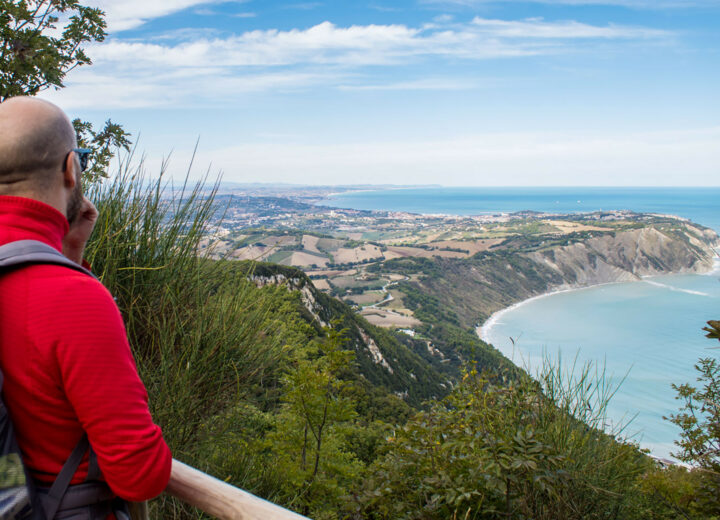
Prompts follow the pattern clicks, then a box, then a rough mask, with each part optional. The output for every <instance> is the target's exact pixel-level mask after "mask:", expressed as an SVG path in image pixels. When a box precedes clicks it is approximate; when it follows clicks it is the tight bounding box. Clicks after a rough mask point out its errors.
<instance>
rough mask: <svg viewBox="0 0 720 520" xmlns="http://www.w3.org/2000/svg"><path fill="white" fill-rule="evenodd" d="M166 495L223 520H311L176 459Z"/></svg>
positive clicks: (173, 462)
mask: <svg viewBox="0 0 720 520" xmlns="http://www.w3.org/2000/svg"><path fill="white" fill-rule="evenodd" d="M165 492H166V493H168V494H170V495H172V496H174V497H176V498H178V499H180V500H182V501H183V502H185V503H186V504H189V505H191V506H193V507H196V508H198V509H200V510H201V511H204V512H205V513H207V514H209V515H212V516H214V517H216V518H218V519H220V520H309V519H308V518H307V517H305V516H302V515H299V514H297V513H293V512H292V511H288V510H287V509H284V508H282V507H280V506H278V505H275V504H273V503H271V502H268V501H267V500H263V499H262V498H259V497H256V496H255V495H253V494H251V493H248V492H247V491H243V490H241V489H238V488H236V487H234V486H231V485H230V484H228V483H227V482H223V481H222V480H218V479H216V478H215V477H211V476H210V475H208V474H206V473H203V472H202V471H199V470H197V469H195V468H192V467H190V466H188V465H187V464H183V463H182V462H180V461H178V460H175V459H173V461H172V471H171V474H170V483H169V484H168V486H167V489H166V490H165Z"/></svg>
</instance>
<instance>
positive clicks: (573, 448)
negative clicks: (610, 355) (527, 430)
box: [536, 354, 653, 519]
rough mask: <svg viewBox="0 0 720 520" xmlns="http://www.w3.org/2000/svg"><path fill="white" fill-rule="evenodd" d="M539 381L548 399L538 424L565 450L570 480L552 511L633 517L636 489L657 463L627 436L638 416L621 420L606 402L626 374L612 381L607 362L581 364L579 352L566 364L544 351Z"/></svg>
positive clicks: (555, 499) (582, 515)
mask: <svg viewBox="0 0 720 520" xmlns="http://www.w3.org/2000/svg"><path fill="white" fill-rule="evenodd" d="M536 380H537V382H538V383H539V387H540V388H539V392H540V394H541V396H542V399H543V402H544V404H543V405H542V406H540V409H539V413H538V416H537V424H536V428H537V429H538V431H541V432H542V438H543V439H544V441H545V442H546V443H548V444H549V445H552V446H553V447H554V449H555V450H556V451H557V452H558V453H561V454H562V455H563V458H564V462H563V465H562V466H563V470H564V471H565V472H566V475H567V478H568V483H570V485H566V486H562V487H560V488H558V490H557V491H558V492H557V493H556V494H555V496H554V497H553V500H552V502H553V503H554V504H553V506H552V509H551V510H552V512H553V514H555V515H560V516H559V517H562V518H568V519H571V518H576V519H583V518H630V517H632V516H633V513H631V511H629V510H628V508H629V507H630V505H629V504H630V503H631V502H633V500H634V497H633V491H632V490H633V489H636V484H637V482H638V479H639V478H640V477H641V476H642V475H644V474H645V473H646V472H648V471H649V470H650V469H651V468H652V467H653V462H652V460H651V459H650V458H649V457H647V456H646V455H644V454H643V453H642V452H641V451H640V450H639V448H638V446H637V444H635V443H634V442H632V440H631V439H629V438H627V436H626V432H627V429H628V427H629V426H630V424H631V423H632V420H633V418H634V417H629V418H628V419H626V420H625V419H623V420H620V421H619V422H617V423H613V422H612V421H611V420H610V419H609V417H608V405H609V404H610V401H611V400H612V398H613V396H614V395H615V394H616V393H617V391H618V389H619V388H620V386H621V385H622V383H623V382H624V380H625V377H622V378H620V379H619V380H613V378H612V377H611V376H610V375H609V374H608V373H607V372H606V369H605V365H604V364H599V363H584V364H578V360H577V357H576V358H575V359H574V361H573V363H571V364H569V365H566V364H565V363H564V362H563V360H562V358H561V357H560V356H558V357H557V358H556V359H551V358H550V357H549V356H548V355H547V354H546V355H545V357H544V358H543V363H542V366H541V367H540V368H539V370H538V373H537V375H536ZM630 508H631V507H630ZM631 509H632V508H631Z"/></svg>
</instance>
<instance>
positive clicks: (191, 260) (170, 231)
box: [89, 172, 713, 520]
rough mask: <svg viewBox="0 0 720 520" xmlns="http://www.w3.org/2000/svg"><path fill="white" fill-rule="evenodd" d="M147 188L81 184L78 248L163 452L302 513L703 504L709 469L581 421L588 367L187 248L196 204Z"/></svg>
mask: <svg viewBox="0 0 720 520" xmlns="http://www.w3.org/2000/svg"><path fill="white" fill-rule="evenodd" d="M160 194H161V190H156V189H155V187H154V186H152V185H148V184H147V183H144V181H143V180H142V178H134V177H132V175H131V174H130V173H128V172H125V174H124V175H123V174H121V175H119V176H118V177H117V178H116V179H115V181H114V182H113V183H110V184H106V185H104V186H101V187H99V188H98V191H97V192H96V193H95V194H94V198H95V200H96V201H97V202H98V206H99V208H100V211H101V221H100V222H99V224H98V227H97V229H96V233H95V235H94V237H93V242H92V244H91V248H90V251H89V253H90V260H91V262H92V264H93V267H94V269H95V271H96V272H97V273H98V274H99V275H100V276H101V277H102V279H103V281H104V283H105V284H106V285H107V286H108V287H109V288H110V290H111V291H112V292H113V293H114V294H115V295H116V296H117V300H118V304H119V306H120V308H121V310H122V312H123V314H124V316H125V318H126V321H127V328H128V335H129V338H130V341H131V344H132V345H133V349H134V353H135V356H136V359H137V363H138V368H139V370H140V373H141V376H142V378H143V380H144V381H145V383H146V386H147V388H148V391H149V394H150V401H151V406H152V411H153V415H154V417H155V418H156V420H157V421H158V422H159V424H160V425H161V426H162V428H163V431H164V434H165V437H166V439H167V441H168V443H169V444H170V446H171V448H172V450H173V453H174V455H175V456H176V457H177V458H179V459H181V460H184V461H186V462H189V463H191V464H193V465H195V466H197V467H199V468H201V469H203V470H205V471H208V472H210V473H212V474H214V475H216V476H218V477H220V478H222V479H225V480H227V481H229V482H231V483H233V484H235V485H238V486H240V487H243V488H245V489H248V490H250V491H252V492H255V493H257V494H259V495H261V496H263V497H265V498H267V499H269V500H273V501H275V502H278V503H280V504H282V505H284V506H286V507H290V508H292V509H295V510H297V511H300V512H302V513H304V514H306V515H309V516H310V517H312V518H315V519H336V518H337V519H340V518H373V519H380V518H383V519H391V518H392V519H396V518H408V519H409V518H417V519H438V520H440V519H443V520H444V519H447V518H453V517H458V518H491V519H493V518H497V519H500V518H511V519H517V520H520V519H523V518H547V519H550V518H577V519H580V518H626V519H640V518H658V519H660V518H662V519H666V518H667V519H670V518H676V516H677V511H678V510H679V509H678V508H682V512H683V515H684V516H685V517H688V518H711V516H708V514H706V513H707V511H709V510H710V509H709V508H710V507H712V505H713V502H712V500H710V499H709V498H707V497H708V496H709V495H707V494H703V493H705V490H707V489H708V486H711V485H712V480H708V479H707V478H705V477H704V474H703V473H698V472H687V471H684V470H673V471H672V472H666V471H663V470H662V469H661V468H659V467H658V466H657V465H656V464H655V463H654V462H653V461H652V460H651V459H649V458H648V457H646V456H645V455H643V454H642V453H641V452H640V451H639V450H638V449H637V447H636V446H633V445H632V444H628V443H625V442H624V441H623V440H622V439H621V438H620V437H617V438H615V437H613V436H610V435H607V434H605V433H603V432H601V431H599V430H598V429H597V426H599V425H600V424H602V416H603V415H602V411H603V409H604V403H605V397H607V394H606V393H604V392H602V391H600V392H599V393H598V392H595V390H593V389H599V390H602V389H603V388H604V387H603V382H602V381H597V380H596V381H592V380H589V379H588V378H587V377H586V376H581V377H580V379H579V380H578V379H575V380H571V382H570V383H568V381H567V379H565V378H558V377H555V376H554V375H553V374H554V372H553V371H552V370H551V371H549V372H548V373H547V377H546V378H545V381H544V382H541V383H540V384H536V383H534V382H532V381H529V380H528V379H527V378H526V377H523V376H522V375H521V374H519V373H516V372H515V373H511V372H510V371H509V370H506V369H505V368H506V367H507V365H505V366H504V365H503V358H502V357H501V356H499V354H497V352H495V351H494V350H492V349H491V348H488V347H487V346H486V345H484V344H483V343H482V342H480V340H478V339H477V337H476V336H474V335H473V334H472V330H471V329H469V328H467V327H465V326H464V325H463V321H462V320H461V319H460V318H459V317H458V315H457V314H455V313H454V312H453V310H452V309H451V308H450V307H449V306H448V305H447V304H445V303H443V301H442V300H441V299H440V298H439V297H438V298H436V297H434V296H433V297H428V295H427V294H426V293H419V294H417V299H418V301H417V303H413V305H415V306H416V307H417V312H418V315H419V316H421V317H422V319H423V320H425V324H424V325H423V327H424V328H423V330H422V331H420V332H421V333H420V334H418V335H416V336H415V337H411V336H403V335H395V334H393V333H390V332H388V331H383V330H380V329H376V328H375V327H372V326H370V325H369V324H367V323H366V322H365V321H364V320H363V319H362V318H360V317H358V316H356V315H355V313H354V312H353V311H352V310H351V309H350V308H349V307H348V306H347V305H345V304H344V303H342V302H339V301H337V300H334V299H332V298H330V297H329V296H327V295H324V294H321V293H318V292H317V291H316V290H314V288H313V286H312V285H311V284H310V283H309V280H308V279H307V278H306V277H305V276H304V275H302V274H301V273H299V272H298V271H296V270H294V269H288V268H285V267H278V266H275V265H265V264H256V265H252V264H242V263H236V262H230V261H214V260H211V259H209V258H204V257H203V256H202V254H199V253H200V252H201V251H202V249H201V247H200V244H201V242H202V238H203V237H204V236H205V235H206V234H207V232H208V231H209V230H208V229H207V222H208V220H207V218H208V215H209V214H211V213H212V212H214V211H215V208H213V206H212V201H211V199H202V198H198V196H197V195H198V193H197V192H196V193H185V194H183V195H182V196H181V197H177V198H175V199H172V200H169V201H168V200H163V199H162V198H161V196H160ZM434 265H437V264H434ZM413 287H414V286H413V285H407V296H408V298H409V299H411V300H412V298H413V297H415V296H414V293H413V292H412V289H413ZM428 342H429V343H428ZM373 344H374V345H375V347H376V349H377V350H374V349H373V348H372V345H373ZM378 354H379V355H378ZM460 357H462V358H463V359H464V360H465V363H466V368H465V369H464V371H463V369H462V366H461V365H462V360H461V359H460ZM473 360H477V361H476V362H474V361H473ZM383 361H385V362H386V364H387V366H386V365H385V364H383ZM505 363H506V362H505ZM388 367H390V368H391V369H392V372H391V371H390V370H389V369H388ZM491 369H494V370H491ZM454 374H458V375H460V374H464V375H461V376H460V377H456V378H454V377H453V375H454ZM449 380H453V387H452V388H450V385H449V384H447V382H448V381H449ZM573 381H574V382H573ZM442 385H446V386H445V387H443V386H442ZM446 392H449V393H448V394H447V396H445V397H444V398H441V397H442V396H443V394H445V393H446ZM588 392H590V393H588ZM399 395H401V396H402V397H399ZM432 397H438V398H439V399H434V400H431V401H430V402H429V403H427V404H426V405H424V406H423V408H424V409H423V411H419V410H418V409H415V408H413V407H412V406H411V405H413V406H418V405H420V403H421V402H422V401H423V399H426V398H432ZM701 491H702V492H701ZM708 504H709V505H708ZM196 516H197V514H196V512H193V511H190V510H189V509H187V508H186V507H185V506H183V505H182V504H178V503H176V502H174V501H172V500H170V499H168V498H166V497H163V498H161V499H160V500H159V501H156V502H155V503H154V504H153V517H155V518H194V517H196Z"/></svg>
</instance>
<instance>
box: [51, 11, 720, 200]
mask: <svg viewBox="0 0 720 520" xmlns="http://www.w3.org/2000/svg"><path fill="white" fill-rule="evenodd" d="M84 3H85V4H87V5H97V6H99V7H101V8H103V9H105V10H106V12H107V19H108V25H109V27H108V29H109V32H110V36H109V38H108V39H107V40H106V41H105V42H104V43H101V44H95V45H92V46H90V47H89V48H88V53H89V54H90V56H91V57H92V58H93V60H94V65H93V66H90V67H83V68H80V69H77V70H75V71H73V72H72V73H71V74H70V75H69V76H68V78H67V81H66V86H67V88H66V89H64V90H61V91H58V92H48V93H46V94H44V97H46V98H48V99H51V100H53V101H55V102H57V103H58V104H60V105H61V106H62V107H63V108H65V109H66V111H67V112H68V113H69V114H70V115H71V116H73V117H82V118H85V119H90V120H92V121H96V122H98V123H101V122H102V121H104V120H105V119H107V118H109V117H111V118H112V119H113V120H115V121H117V122H120V123H122V124H123V125H124V126H125V127H126V129H128V130H129V131H131V132H132V133H133V134H134V135H135V136H136V138H138V137H139V149H140V150H141V151H144V152H145V154H146V156H147V166H148V168H149V170H150V172H151V173H152V172H153V171H157V169H158V168H159V164H160V163H161V161H162V159H163V157H165V156H167V155H168V154H170V153H171V152H172V159H171V163H170V164H171V166H170V171H171V173H172V174H173V175H181V173H180V172H182V171H184V169H185V167H186V165H187V163H188V161H189V158H190V154H191V152H192V149H193V147H194V145H195V142H196V141H197V140H198V138H199V139H200V147H199V154H198V156H197V161H196V164H197V165H198V174H199V173H200V172H201V171H203V170H205V169H207V168H208V167H210V168H212V171H213V172H218V171H222V173H223V178H224V180H226V181H234V182H290V183H307V184H361V183H362V184H364V183H369V184H387V183H392V184H444V185H456V186H464V185H465V186H470V185H495V186H497V185H502V186H512V185H720V94H719V92H720V81H719V80H720V0H534V1H527V2H517V1H513V0H397V1H389V0H357V1H347V2H340V1H337V0H336V1H332V2H330V1H317V2H313V1H309V2H304V1H296V2H293V1H287V0H286V1H275V0H263V1H260V0H244V1H243V0H236V1H231V2H224V1H212V0H164V1H162V2H159V1H150V0H144V1H141V0H104V1H99V0H96V1H95V2H84Z"/></svg>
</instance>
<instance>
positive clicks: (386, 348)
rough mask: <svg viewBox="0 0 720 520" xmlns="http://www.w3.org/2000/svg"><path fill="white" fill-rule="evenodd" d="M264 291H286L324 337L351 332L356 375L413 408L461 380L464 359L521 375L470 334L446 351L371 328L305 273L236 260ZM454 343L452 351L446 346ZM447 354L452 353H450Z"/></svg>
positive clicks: (417, 339)
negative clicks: (328, 331)
mask: <svg viewBox="0 0 720 520" xmlns="http://www.w3.org/2000/svg"><path fill="white" fill-rule="evenodd" d="M235 265H236V268H238V269H240V270H243V271H244V272H246V273H247V276H248V278H249V279H251V280H252V281H253V282H254V283H255V284H256V285H257V286H258V287H265V286H268V285H271V286H276V287H283V288H285V289H286V290H287V291H289V292H290V293H291V294H292V295H293V296H294V298H295V301H296V302H297V308H298V311H299V312H300V314H301V315H302V316H303V317H304V319H305V320H306V321H307V323H309V324H311V325H312V326H313V327H314V328H315V329H316V330H317V333H318V334H322V328H323V327H328V326H331V325H332V327H334V328H336V329H337V328H340V329H346V333H345V334H346V337H347V340H348V341H347V343H346V348H351V349H352V350H353V351H354V352H355V360H354V365H355V374H356V376H359V377H361V378H362V379H363V380H364V381H366V382H367V383H369V384H370V385H372V386H375V387H377V388H378V389H380V391H387V392H390V393H392V394H394V395H396V396H398V397H400V398H402V399H403V400H404V401H405V402H407V403H408V404H409V405H411V406H413V407H419V406H421V405H422V403H423V402H424V401H426V400H428V399H438V398H441V397H443V396H444V395H446V394H447V393H448V391H449V390H450V389H451V388H452V386H453V384H454V382H455V381H456V380H457V378H458V376H459V374H460V370H461V366H462V363H463V361H464V360H468V359H473V360H475V361H477V362H478V364H479V366H480V368H483V369H484V368H487V369H489V370H493V371H504V372H508V373H512V372H515V371H516V369H515V368H514V367H513V366H512V364H511V363H510V362H508V361H507V360H506V359H505V358H504V357H503V356H502V355H501V354H500V353H499V352H498V351H497V350H496V349H495V348H493V347H492V346H490V345H488V344H486V343H484V342H482V341H480V340H478V339H477V338H475V337H473V336H472V334H468V335H467V337H466V338H465V343H464V344H462V345H461V343H462V339H461V338H454V339H453V338H451V337H447V338H443V341H441V343H442V346H441V348H437V346H436V345H435V344H434V343H433V341H432V340H430V339H427V338H421V337H411V336H409V335H408V334H405V333H402V332H395V331H390V330H387V329H383V328H380V327H377V326H374V325H372V324H370V323H369V322H368V321H367V320H366V319H365V318H363V317H362V316H361V315H359V314H358V313H356V312H355V311H354V309H353V308H352V307H350V306H349V305H348V304H346V303H345V302H343V301H342V300H339V299H337V298H333V297H331V296H329V295H327V294H325V293H323V292H321V291H319V290H317V289H316V288H315V286H314V285H313V283H312V280H310V279H309V278H308V277H307V275H306V274H305V273H304V272H302V271H301V270H299V269H295V268H292V267H287V266H281V265H277V264H270V263H253V262H236V264H235ZM448 341H449V342H454V343H452V348H449V345H446V343H448ZM445 352H447V355H446V354H445Z"/></svg>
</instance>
